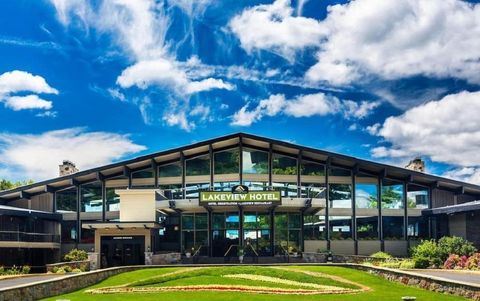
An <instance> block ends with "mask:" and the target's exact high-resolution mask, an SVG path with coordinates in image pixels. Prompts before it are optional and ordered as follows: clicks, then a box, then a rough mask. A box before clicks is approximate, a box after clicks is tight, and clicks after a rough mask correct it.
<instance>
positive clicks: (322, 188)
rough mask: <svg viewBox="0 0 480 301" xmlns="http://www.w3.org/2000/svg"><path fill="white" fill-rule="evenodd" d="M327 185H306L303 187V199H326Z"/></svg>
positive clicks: (303, 184)
mask: <svg viewBox="0 0 480 301" xmlns="http://www.w3.org/2000/svg"><path fill="white" fill-rule="evenodd" d="M325 194H326V185H325V184H319V183H304V182H302V186H301V196H300V197H302V198H314V199H325Z"/></svg>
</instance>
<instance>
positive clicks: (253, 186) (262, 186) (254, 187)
mask: <svg viewBox="0 0 480 301" xmlns="http://www.w3.org/2000/svg"><path fill="white" fill-rule="evenodd" d="M243 184H244V185H246V186H248V190H250V191H265V190H268V188H269V187H268V182H252V181H245V182H243Z"/></svg>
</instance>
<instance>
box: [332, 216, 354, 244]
mask: <svg viewBox="0 0 480 301" xmlns="http://www.w3.org/2000/svg"><path fill="white" fill-rule="evenodd" d="M329 224H330V239H332V240H343V239H351V238H352V217H351V216H330V220H329Z"/></svg>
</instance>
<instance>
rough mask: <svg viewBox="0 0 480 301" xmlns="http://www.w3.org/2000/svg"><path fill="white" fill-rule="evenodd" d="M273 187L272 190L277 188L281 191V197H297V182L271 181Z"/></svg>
mask: <svg viewBox="0 0 480 301" xmlns="http://www.w3.org/2000/svg"><path fill="white" fill-rule="evenodd" d="M272 186H273V189H274V190H279V191H281V195H282V197H294V198H295V197H297V196H298V191H297V187H298V185H297V183H279V182H273V183H272Z"/></svg>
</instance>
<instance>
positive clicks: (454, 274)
mask: <svg viewBox="0 0 480 301" xmlns="http://www.w3.org/2000/svg"><path fill="white" fill-rule="evenodd" d="M413 272H415V273H417V274H422V275H427V276H434V277H439V278H444V279H447V280H452V281H460V282H465V283H471V284H476V285H480V272H472V273H469V272H461V271H439V270H415V271H413Z"/></svg>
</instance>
